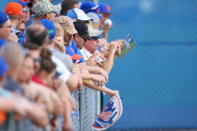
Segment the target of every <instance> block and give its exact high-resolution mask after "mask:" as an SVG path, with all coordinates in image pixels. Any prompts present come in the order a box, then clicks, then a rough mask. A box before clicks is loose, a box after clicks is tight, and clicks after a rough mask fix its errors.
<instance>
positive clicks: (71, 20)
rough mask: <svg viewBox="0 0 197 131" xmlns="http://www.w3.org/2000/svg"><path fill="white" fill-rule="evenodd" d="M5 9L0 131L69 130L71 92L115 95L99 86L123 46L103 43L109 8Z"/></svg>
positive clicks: (0, 15)
mask: <svg viewBox="0 0 197 131" xmlns="http://www.w3.org/2000/svg"><path fill="white" fill-rule="evenodd" d="M5 8H6V9H5V11H4V12H0V131H12V130H14V131H41V130H52V131H55V130H59V131H60V130H64V131H71V130H73V126H75V125H73V124H72V118H71V113H72V111H74V110H76V109H77V106H76V102H75V100H74V99H73V98H72V95H71V94H72V92H73V91H75V90H80V89H81V88H82V86H86V88H91V89H94V90H98V91H102V92H105V93H107V94H109V95H110V96H112V95H114V94H115V93H118V91H115V90H111V89H109V88H106V87H105V86H103V85H105V84H106V83H107V82H108V79H109V78H108V75H109V72H110V71H111V69H112V67H113V64H114V61H115V59H116V57H117V55H118V54H119V53H120V52H121V49H122V46H123V43H124V42H123V41H122V40H116V41H112V42H110V43H109V42H107V37H108V31H109V29H110V28H111V26H112V23H111V21H110V19H109V17H110V15H111V12H110V7H109V6H108V5H106V4H98V5H97V4H94V3H93V2H84V3H80V2H79V1H75V0H64V1H62V3H61V4H60V5H53V4H52V3H51V1H48V0H20V1H16V2H10V3H9V4H8V5H7V6H6V7H5ZM60 116H61V117H62V118H63V122H62V123H61V124H59V123H58V120H59V118H60Z"/></svg>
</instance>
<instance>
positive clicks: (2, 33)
mask: <svg viewBox="0 0 197 131" xmlns="http://www.w3.org/2000/svg"><path fill="white" fill-rule="evenodd" d="M11 27H12V26H11V22H10V20H7V21H6V22H5V23H4V24H3V25H1V27H0V38H2V39H5V40H7V39H8V37H9V35H10V34H11V32H12V30H11Z"/></svg>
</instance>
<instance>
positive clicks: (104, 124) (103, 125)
mask: <svg viewBox="0 0 197 131" xmlns="http://www.w3.org/2000/svg"><path fill="white" fill-rule="evenodd" d="M122 112H123V106H122V101H121V99H120V96H119V94H115V95H114V96H113V97H111V99H110V100H109V102H108V103H107V105H106V106H105V107H104V108H103V111H102V112H101V113H100V115H99V116H98V117H97V119H96V121H95V122H94V124H93V128H95V129H99V130H106V129H107V128H109V127H110V126H112V125H113V124H114V123H115V122H116V121H117V120H118V119H119V118H120V117H121V115H122Z"/></svg>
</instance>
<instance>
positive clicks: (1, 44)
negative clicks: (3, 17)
mask: <svg viewBox="0 0 197 131" xmlns="http://www.w3.org/2000/svg"><path fill="white" fill-rule="evenodd" d="M5 44H6V40H4V39H1V38H0V48H1V47H2V46H3V45H5Z"/></svg>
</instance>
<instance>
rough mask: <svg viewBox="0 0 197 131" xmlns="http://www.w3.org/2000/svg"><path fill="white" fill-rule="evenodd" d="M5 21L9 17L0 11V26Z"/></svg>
mask: <svg viewBox="0 0 197 131" xmlns="http://www.w3.org/2000/svg"><path fill="white" fill-rule="evenodd" d="M7 20H9V16H8V15H6V14H5V13H4V12H2V11H0V25H2V24H4V23H5V22H6V21H7Z"/></svg>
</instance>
